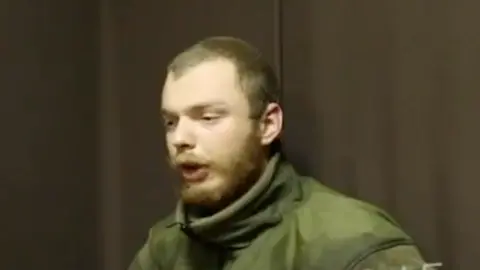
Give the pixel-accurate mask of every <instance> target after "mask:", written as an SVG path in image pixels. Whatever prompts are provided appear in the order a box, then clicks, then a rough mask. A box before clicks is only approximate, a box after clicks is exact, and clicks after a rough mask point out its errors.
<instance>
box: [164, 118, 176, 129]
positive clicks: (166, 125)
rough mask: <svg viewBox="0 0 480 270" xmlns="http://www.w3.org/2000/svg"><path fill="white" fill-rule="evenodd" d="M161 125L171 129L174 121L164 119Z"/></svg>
mask: <svg viewBox="0 0 480 270" xmlns="http://www.w3.org/2000/svg"><path fill="white" fill-rule="evenodd" d="M163 124H164V126H165V127H173V126H174V125H175V121H173V120H167V119H166V120H164V121H163Z"/></svg>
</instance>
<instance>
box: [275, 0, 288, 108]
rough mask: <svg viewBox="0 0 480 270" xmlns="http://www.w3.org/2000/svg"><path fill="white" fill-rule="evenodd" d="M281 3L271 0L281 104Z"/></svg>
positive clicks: (278, 0) (281, 100)
mask: <svg viewBox="0 0 480 270" xmlns="http://www.w3.org/2000/svg"><path fill="white" fill-rule="evenodd" d="M282 5H283V3H282V0H273V58H274V63H273V64H274V67H275V71H276V74H277V76H278V84H279V87H280V103H281V104H282V106H285V104H284V103H283V95H284V93H283V91H285V89H284V88H283V24H282V19H283V6H282Z"/></svg>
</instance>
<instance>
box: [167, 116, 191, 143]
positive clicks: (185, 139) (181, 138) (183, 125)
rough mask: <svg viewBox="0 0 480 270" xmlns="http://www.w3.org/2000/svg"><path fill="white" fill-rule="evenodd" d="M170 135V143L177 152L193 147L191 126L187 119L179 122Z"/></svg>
mask: <svg viewBox="0 0 480 270" xmlns="http://www.w3.org/2000/svg"><path fill="white" fill-rule="evenodd" d="M172 135H173V136H172V143H173V145H174V146H175V148H177V149H178V150H182V149H190V148H193V147H194V145H195V140H194V134H193V130H192V125H191V123H190V122H189V121H188V119H181V120H179V122H178V123H177V126H176V128H175V131H174V132H173V134H172Z"/></svg>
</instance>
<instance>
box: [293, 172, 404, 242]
mask: <svg viewBox="0 0 480 270" xmlns="http://www.w3.org/2000/svg"><path fill="white" fill-rule="evenodd" d="M305 182H306V186H305V187H304V189H305V190H306V192H304V194H305V197H304V201H303V203H302V204H301V205H300V206H299V207H298V208H297V210H296V215H297V217H298V218H299V219H300V222H301V224H302V223H303V224H304V226H301V227H303V229H304V230H310V231H311V233H312V234H315V232H322V233H323V234H328V235H330V236H331V237H335V238H339V239H341V238H351V237H355V236H358V235H360V234H365V233H368V234H375V235H385V236H387V235H402V236H404V237H406V234H405V233H404V232H403V231H402V229H401V228H400V226H399V224H398V223H397V222H396V221H395V220H394V219H393V218H392V217H391V216H390V215H389V214H388V213H387V212H386V211H384V210H383V209H381V208H379V207H377V206H375V205H373V204H369V203H367V202H365V201H361V200H358V199H355V198H352V197H349V196H346V195H344V194H341V193H339V192H337V191H335V190H333V189H330V188H328V187H326V186H324V185H322V184H320V183H319V182H317V181H316V180H314V179H309V180H308V181H305ZM307 220H310V221H311V223H312V224H311V225H313V227H311V228H309V225H308V223H309V222H305V221H307Z"/></svg>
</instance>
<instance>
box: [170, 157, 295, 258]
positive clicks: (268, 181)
mask: <svg viewBox="0 0 480 270" xmlns="http://www.w3.org/2000/svg"><path fill="white" fill-rule="evenodd" d="M295 174H296V173H295V171H294V169H293V167H292V166H291V165H290V164H289V163H288V162H286V161H285V160H283V159H282V157H281V155H280V154H277V155H274V156H273V157H272V158H271V159H270V161H269V162H268V164H267V166H266V168H265V170H264V172H263V174H262V176H261V177H260V178H259V180H258V181H257V182H256V183H255V184H254V185H253V186H252V187H251V188H250V189H249V191H247V192H246V193H245V194H244V195H243V196H241V197H240V198H239V199H238V200H236V201H235V202H233V203H232V204H230V205H229V206H227V207H226V208H224V209H223V210H221V211H219V212H217V213H215V214H213V215H211V216H208V217H203V218H198V219H190V218H189V214H188V212H187V211H185V207H184V205H183V203H182V202H181V201H180V202H179V204H178V206H177V209H176V218H175V219H176V220H175V222H174V223H173V224H171V225H179V226H180V227H181V229H182V230H183V232H185V233H186V234H187V235H188V236H189V237H192V238H196V239H198V240H200V241H202V242H204V243H208V244H212V245H214V246H218V247H221V248H231V249H239V248H243V247H245V246H248V244H249V243H250V242H251V241H252V240H253V239H255V237H256V236H257V235H258V234H259V233H261V232H262V231H263V230H265V229H267V228H269V227H272V226H275V225H277V224H278V223H280V222H281V221H282V214H283V213H284V211H286V210H287V209H288V208H290V207H291V206H292V205H293V204H294V202H295V201H296V200H298V199H300V198H301V189H300V186H299V183H298V180H297V181H296V179H295V177H293V176H294V175H295Z"/></svg>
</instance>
